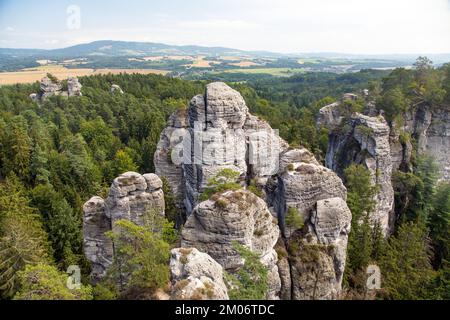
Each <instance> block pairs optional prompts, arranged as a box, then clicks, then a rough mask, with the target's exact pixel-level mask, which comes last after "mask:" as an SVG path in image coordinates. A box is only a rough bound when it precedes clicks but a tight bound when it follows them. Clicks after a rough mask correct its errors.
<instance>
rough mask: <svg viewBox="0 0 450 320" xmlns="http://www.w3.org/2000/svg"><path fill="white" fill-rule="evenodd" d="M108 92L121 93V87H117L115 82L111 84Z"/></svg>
mask: <svg viewBox="0 0 450 320" xmlns="http://www.w3.org/2000/svg"><path fill="white" fill-rule="evenodd" d="M109 92H111V93H120V94H123V90H122V88H121V87H119V86H118V85H117V84H112V85H111V88H110V89H109Z"/></svg>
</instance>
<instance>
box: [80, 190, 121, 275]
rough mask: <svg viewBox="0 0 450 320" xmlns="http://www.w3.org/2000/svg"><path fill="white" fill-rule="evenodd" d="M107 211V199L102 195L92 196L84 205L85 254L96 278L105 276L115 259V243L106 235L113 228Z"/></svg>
mask: <svg viewBox="0 0 450 320" xmlns="http://www.w3.org/2000/svg"><path fill="white" fill-rule="evenodd" d="M105 211H106V207H105V201H104V200H103V199H102V198H100V197H92V198H91V199H89V201H87V202H86V203H85V204H84V206H83V212H84V216H83V239H84V254H85V255H86V258H87V259H88V260H89V261H90V262H91V268H92V271H91V278H92V279H94V280H98V279H101V278H103V277H104V276H105V274H106V271H107V269H108V267H109V266H110V265H111V263H112V260H113V251H114V250H113V244H112V241H111V239H110V238H108V237H107V236H106V235H105V232H107V231H110V230H111V219H110V218H108V217H107V216H106V214H105Z"/></svg>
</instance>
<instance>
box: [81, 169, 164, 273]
mask: <svg viewBox="0 0 450 320" xmlns="http://www.w3.org/2000/svg"><path fill="white" fill-rule="evenodd" d="M83 210H84V216H83V234H84V253H85V255H86V257H87V259H88V260H89V261H90V262H91V264H92V274H91V277H92V279H93V280H94V281H97V280H99V279H101V278H102V277H103V276H104V275H105V272H106V270H107V269H108V267H109V266H110V265H111V263H112V258H113V255H114V253H113V246H112V243H111V240H109V238H107V237H106V236H105V235H104V233H105V232H106V231H110V230H113V229H114V223H115V222H116V221H117V220H120V219H126V220H130V221H133V222H134V223H136V224H137V225H143V224H144V222H145V221H144V220H143V219H144V214H145V213H146V212H147V211H148V210H156V211H157V212H158V213H159V214H161V215H164V193H163V191H162V181H161V179H159V177H158V176H157V175H155V174H144V175H140V174H139V173H136V172H126V173H124V174H122V175H120V176H119V177H117V178H116V179H114V182H113V183H112V185H111V188H110V190H109V195H108V197H107V199H106V200H103V199H102V198H100V197H93V198H91V199H90V200H89V201H87V202H86V203H85V204H84V207H83Z"/></svg>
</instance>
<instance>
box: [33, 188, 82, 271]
mask: <svg viewBox="0 0 450 320" xmlns="http://www.w3.org/2000/svg"><path fill="white" fill-rule="evenodd" d="M31 197H32V201H31V204H32V205H33V206H34V207H35V208H38V209H39V211H40V213H41V215H42V217H43V220H44V226H45V229H46V230H47V232H48V235H49V239H50V241H51V244H52V248H53V251H54V257H55V260H56V261H57V262H58V263H61V264H62V266H63V268H67V267H68V266H69V265H71V264H78V263H79V261H78V259H77V257H76V256H75V255H76V254H81V253H82V252H81V251H82V250H81V249H82V235H81V221H80V219H79V218H78V217H77V215H76V214H75V212H74V210H73V209H72V208H71V207H70V205H69V204H68V203H67V201H66V199H64V197H63V196H62V195H61V194H60V193H58V192H56V191H55V190H54V189H53V187H52V186H51V185H49V184H45V185H38V186H37V187H36V188H34V189H33V190H32V192H31Z"/></svg>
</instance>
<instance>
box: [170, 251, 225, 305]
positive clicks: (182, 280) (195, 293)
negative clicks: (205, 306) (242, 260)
mask: <svg viewBox="0 0 450 320" xmlns="http://www.w3.org/2000/svg"><path fill="white" fill-rule="evenodd" d="M170 273H171V281H172V290H171V299H176V300H228V292H227V287H226V285H225V283H224V280H223V276H224V274H223V268H222V266H221V265H220V264H218V263H217V262H216V261H215V260H214V259H213V258H211V257H210V256H209V255H208V254H206V253H203V252H200V251H198V250H197V249H196V248H177V249H172V251H171V257H170Z"/></svg>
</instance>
